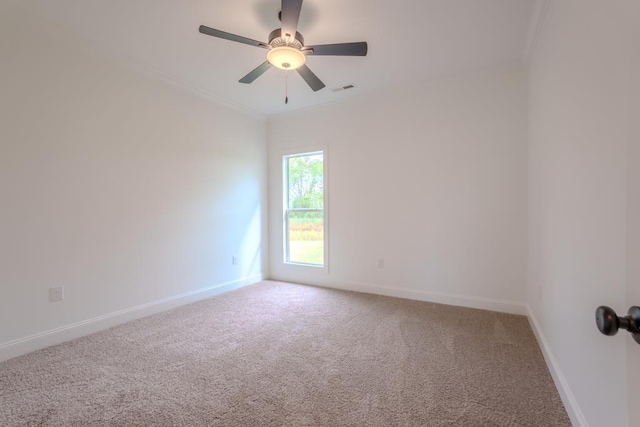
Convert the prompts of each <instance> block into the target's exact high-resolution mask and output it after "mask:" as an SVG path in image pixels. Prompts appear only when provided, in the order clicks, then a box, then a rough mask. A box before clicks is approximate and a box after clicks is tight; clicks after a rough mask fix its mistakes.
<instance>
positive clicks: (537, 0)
mask: <svg viewBox="0 0 640 427" xmlns="http://www.w3.org/2000/svg"><path fill="white" fill-rule="evenodd" d="M550 4H551V0H534V2H533V5H532V7H531V12H532V13H531V20H530V21H529V31H528V32H527V39H526V41H525V45H524V51H523V53H522V63H523V64H525V65H529V64H530V63H531V60H532V59H533V55H534V54H535V51H536V46H537V44H538V39H539V38H540V34H541V33H542V29H543V28H544V22H545V20H546V17H547V11H548V10H549V5H550Z"/></svg>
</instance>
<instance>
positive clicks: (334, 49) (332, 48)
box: [303, 42, 369, 56]
mask: <svg viewBox="0 0 640 427" xmlns="http://www.w3.org/2000/svg"><path fill="white" fill-rule="evenodd" d="M368 50H369V47H368V45H367V42H356V43H338V44H321V45H318V46H305V48H304V49H303V52H304V53H306V54H308V55H339V56H367V51H368Z"/></svg>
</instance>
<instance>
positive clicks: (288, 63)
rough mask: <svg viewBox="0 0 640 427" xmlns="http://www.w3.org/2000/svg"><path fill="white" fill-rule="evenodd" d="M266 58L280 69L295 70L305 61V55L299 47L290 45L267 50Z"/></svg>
mask: <svg viewBox="0 0 640 427" xmlns="http://www.w3.org/2000/svg"><path fill="white" fill-rule="evenodd" d="M267 60H268V61H269V63H271V65H273V66H274V67H277V68H280V69H281V70H295V69H297V68H300V67H302V66H303V65H304V63H305V62H307V57H306V56H305V54H304V53H302V52H301V51H300V50H299V49H296V48H294V47H291V46H279V47H274V48H273V49H271V50H269V52H267Z"/></svg>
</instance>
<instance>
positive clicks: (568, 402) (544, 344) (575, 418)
mask: <svg viewBox="0 0 640 427" xmlns="http://www.w3.org/2000/svg"><path fill="white" fill-rule="evenodd" d="M527 316H528V317H529V323H530V324H531V329H533V334H534V335H535V336H536V339H537V340H538V345H539V346H540V349H541V350H542V355H543V356H544V360H545V361H546V362H547V366H548V367H549V372H550V373H551V377H552V378H553V382H554V383H555V385H556V388H557V389H558V393H559V394H560V399H562V403H563V404H564V407H565V409H566V410H567V414H568V415H569V418H570V419H571V423H572V424H573V425H574V426H576V427H589V424H588V423H587V419H586V418H585V416H584V414H583V413H582V410H581V409H580V405H578V401H577V400H576V398H575V396H574V395H573V393H572V392H571V388H570V387H569V383H568V382H567V380H566V378H565V377H564V375H563V374H562V370H561V369H560V365H559V364H558V361H557V360H556V358H555V357H554V355H553V353H552V352H551V347H549V342H548V341H547V339H546V337H545V335H544V333H543V332H542V328H541V327H540V323H538V319H537V318H536V316H535V315H534V314H533V312H532V311H531V308H530V307H528V306H527Z"/></svg>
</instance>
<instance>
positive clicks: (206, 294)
mask: <svg viewBox="0 0 640 427" xmlns="http://www.w3.org/2000/svg"><path fill="white" fill-rule="evenodd" d="M261 280H263V276H262V275H261V274H257V275H253V276H248V277H244V278H242V279H239V280H234V281H230V282H226V283H220V284H217V285H213V286H209V287H206V288H202V289H197V290H195V291H189V292H185V293H182V294H180V295H175V296H172V297H168V298H163V299H160V300H157V301H152V302H149V303H146V304H142V305H138V306H136V307H131V308H127V309H124V310H120V311H116V312H113V313H109V314H105V315H103V316H98V317H94V318H92V319H87V320H83V321H81V322H76V323H73V324H70V325H66V326H62V327H59V328H55V329H51V330H49V331H45V332H41V333H39V334H34V335H31V336H28V337H24V338H20V339H17V340H14V341H10V342H7V343H3V344H0V361H3V360H8V359H11V358H14V357H17V356H20V355H22V354H26V353H30V352H32V351H35V350H39V349H41V348H45V347H49V346H51V345H56V344H60V343H63V342H65V341H69V340H72V339H75V338H79V337H82V336H85V335H89V334H92V333H95V332H98V331H101V330H104V329H107V328H110V327H113V326H116V325H119V324H121V323H125V322H129V321H131V320H135V319H140V318H142V317H146V316H150V315H152V314H156V313H160V312H162V311H166V310H170V309H172V308H176V307H179V306H181V305H185V304H189V303H192V302H196V301H199V300H202V299H205V298H210V297H212V296H216V295H220V294H223V293H225V292H229V291H232V290H234V289H239V288H241V287H243V286H247V285H250V284H253V283H256V282H260V281H261Z"/></svg>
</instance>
